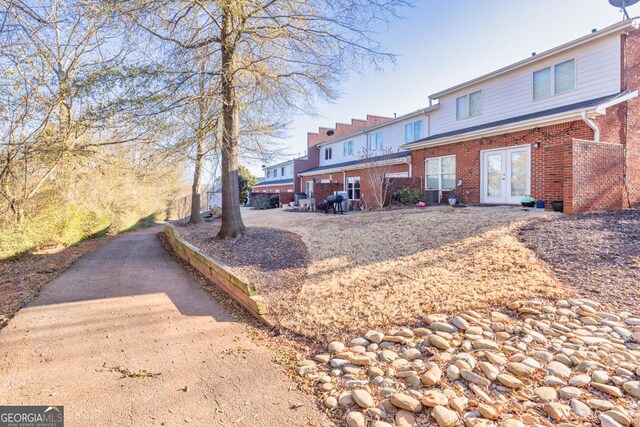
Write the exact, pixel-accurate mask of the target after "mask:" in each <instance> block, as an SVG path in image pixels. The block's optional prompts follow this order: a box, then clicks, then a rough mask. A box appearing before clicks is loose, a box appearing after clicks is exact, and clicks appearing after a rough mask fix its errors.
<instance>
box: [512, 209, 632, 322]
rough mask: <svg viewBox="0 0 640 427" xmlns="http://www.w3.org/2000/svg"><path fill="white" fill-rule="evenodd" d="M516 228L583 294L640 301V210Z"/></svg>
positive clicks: (620, 303) (613, 303)
mask: <svg viewBox="0 0 640 427" xmlns="http://www.w3.org/2000/svg"><path fill="white" fill-rule="evenodd" d="M517 234H518V238H519V239H520V240H521V241H522V242H523V243H524V244H525V245H526V246H527V247H529V248H530V249H532V250H533V251H534V252H535V253H536V254H537V256H538V257H539V258H541V259H543V260H544V261H546V262H547V263H548V264H549V265H550V266H551V268H552V269H553V271H554V272H555V274H556V275H557V276H558V277H559V278H560V279H561V280H562V281H563V282H564V283H565V284H567V285H569V286H571V287H572V288H573V289H574V290H575V292H577V293H578V294H579V295H582V296H584V297H587V298H593V299H597V300H598V301H600V302H602V303H604V304H606V305H607V306H609V307H612V308H615V309H618V310H627V311H632V312H633V311H637V310H638V307H640V210H625V211H618V212H605V213H594V214H585V215H579V216H561V217H555V218H553V219H550V220H540V221H534V222H530V223H528V224H527V225H525V226H524V227H523V228H522V229H521V230H520V231H519V232H518V233H517Z"/></svg>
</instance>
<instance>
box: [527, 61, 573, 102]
mask: <svg viewBox="0 0 640 427" xmlns="http://www.w3.org/2000/svg"><path fill="white" fill-rule="evenodd" d="M552 68H553V72H552V70H551V69H552ZM575 87H576V61H575V59H570V60H569V61H565V62H561V63H559V64H556V65H554V66H553V67H547V68H543V69H542V70H538V71H536V72H534V73H533V99H541V98H546V97H547V96H551V95H558V94H560V93H564V92H567V91H570V90H572V89H575Z"/></svg>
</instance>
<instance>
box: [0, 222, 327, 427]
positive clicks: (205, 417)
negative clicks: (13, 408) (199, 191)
mask: <svg viewBox="0 0 640 427" xmlns="http://www.w3.org/2000/svg"><path fill="white" fill-rule="evenodd" d="M159 231H160V228H158V227H154V228H152V229H147V230H142V231H138V232H134V233H129V234H125V235H123V236H121V237H119V238H117V239H115V240H113V241H111V242H109V243H107V244H106V245H104V246H102V247H100V248H99V249H97V250H95V251H94V252H91V253H89V254H87V255H85V256H84V257H82V258H80V259H79V260H78V261H76V262H75V263H74V265H73V266H72V267H71V268H70V269H69V270H67V271H66V272H65V273H64V274H63V275H61V276H60V277H58V278H57V279H56V280H54V281H52V282H51V283H49V284H48V285H46V286H45V287H44V289H43V291H42V293H41V294H40V296H39V297H38V298H37V299H36V300H35V301H34V302H33V303H32V304H31V306H30V307H28V308H24V309H22V310H21V311H20V312H19V313H18V314H17V316H16V317H14V318H13V319H12V320H11V322H10V323H9V325H8V326H7V327H6V328H5V329H4V330H2V331H0V404H22V405H28V404H31V405H64V406H65V418H66V424H65V425H66V426H160V425H165V426H180V425H190V426H247V427H254V426H274V427H281V426H308V425H310V423H309V420H313V422H314V424H312V425H316V426H318V425H319V426H323V425H328V424H329V422H328V421H327V420H326V418H324V416H323V415H322V414H321V413H320V412H319V411H318V410H317V409H316V408H315V405H314V403H313V400H312V398H311V397H309V396H307V395H305V394H303V393H301V392H300V391H298V390H296V389H295V387H294V385H293V383H291V382H290V380H289V378H288V377H287V375H286V374H285V373H284V372H283V370H282V368H281V367H279V366H278V365H276V364H274V363H273V362H272V358H273V354H272V353H271V351H270V350H269V349H267V348H265V347H262V346H256V344H255V343H254V342H252V341H251V339H250V338H249V336H248V335H247V333H246V332H245V327H244V325H242V324H240V323H235V322H234V321H233V320H232V319H231V317H230V316H229V315H228V314H227V313H226V312H225V310H224V308H223V307H222V306H220V305H219V304H218V303H216V302H215V301H214V300H213V299H211V298H210V296H209V295H208V294H207V293H206V292H205V291H203V290H202V289H201V288H200V286H199V285H198V284H197V283H196V282H195V281H194V280H193V279H192V278H191V276H190V275H189V274H188V273H187V272H185V271H184V270H183V269H182V268H181V267H180V265H178V264H177V263H176V262H175V261H174V260H173V259H172V258H171V257H170V256H169V255H168V254H167V253H166V252H165V251H164V249H163V248H162V246H161V245H160V242H159V240H158V238H157V235H156V234H157V233H158V232H159ZM225 350H226V351H227V353H225ZM246 350H248V352H247V353H246V354H244V357H242V356H237V355H234V354H229V353H232V352H234V351H235V352H236V353H237V352H238V351H239V352H244V351H246ZM103 366H104V367H116V366H118V367H121V368H123V369H128V370H130V371H132V372H137V371H140V370H147V371H150V372H160V373H161V375H160V376H158V377H157V378H138V379H134V378H128V377H127V378H122V375H121V373H119V372H116V371H113V370H108V369H105V368H103ZM185 387H188V389H186V391H184V390H185ZM298 405H302V406H300V407H298Z"/></svg>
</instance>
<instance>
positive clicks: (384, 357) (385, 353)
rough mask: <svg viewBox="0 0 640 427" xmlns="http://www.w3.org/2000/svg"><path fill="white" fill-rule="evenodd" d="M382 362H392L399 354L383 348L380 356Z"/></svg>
mask: <svg viewBox="0 0 640 427" xmlns="http://www.w3.org/2000/svg"><path fill="white" fill-rule="evenodd" d="M378 357H379V359H380V361H381V362H384V363H391V362H393V361H394V360H396V359H397V358H398V357H399V356H398V354H397V353H396V352H395V351H391V350H382V351H381V352H380V355H379V356H378Z"/></svg>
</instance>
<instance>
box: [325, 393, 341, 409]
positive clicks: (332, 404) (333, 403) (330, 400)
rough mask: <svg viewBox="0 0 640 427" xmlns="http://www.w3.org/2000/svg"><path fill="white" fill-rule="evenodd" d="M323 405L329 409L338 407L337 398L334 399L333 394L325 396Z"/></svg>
mask: <svg viewBox="0 0 640 427" xmlns="http://www.w3.org/2000/svg"><path fill="white" fill-rule="evenodd" d="M324 406H326V407H327V408H329V409H335V408H337V407H338V399H336V398H335V397H333V396H327V397H326V398H325V399H324Z"/></svg>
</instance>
